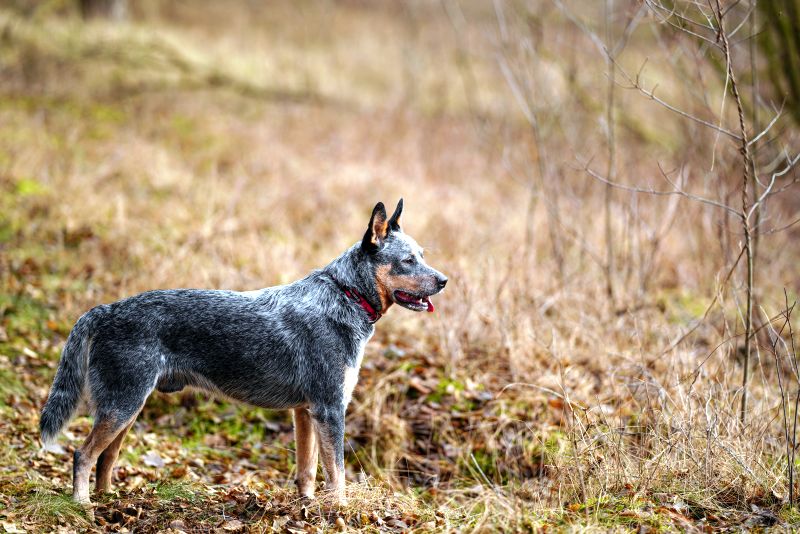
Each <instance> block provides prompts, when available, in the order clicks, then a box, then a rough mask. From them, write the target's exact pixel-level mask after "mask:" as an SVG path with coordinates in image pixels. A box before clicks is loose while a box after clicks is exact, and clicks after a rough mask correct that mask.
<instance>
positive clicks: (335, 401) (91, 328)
mask: <svg viewBox="0 0 800 534" xmlns="http://www.w3.org/2000/svg"><path fill="white" fill-rule="evenodd" d="M402 211H403V200H402V199H401V200H400V202H399V203H398V204H397V209H396V210H395V212H394V214H393V215H392V216H391V217H387V214H386V209H385V208H384V206H383V203H378V204H377V205H376V206H375V209H373V210H372V217H371V218H370V221H369V226H368V227H367V231H366V233H365V234H364V237H363V239H361V241H359V242H358V243H356V244H354V245H353V246H352V247H350V248H349V249H348V250H347V251H346V252H345V253H344V254H342V255H341V256H339V257H338V258H336V259H335V260H333V261H332V262H331V263H330V264H329V265H328V266H327V267H325V268H323V269H320V270H317V271H313V272H312V273H310V274H309V275H308V276H306V277H305V278H303V279H302V280H298V281H297V282H294V283H291V284H288V285H283V286H275V287H268V288H266V289H260V290H257V291H246V292H235V291H221V290H219V291H217V290H199V289H173V290H156V291H148V292H146V293H142V294H139V295H136V296H133V297H130V298H127V299H124V300H121V301H119V302H115V303H113V304H103V305H100V306H97V307H95V308H93V309H92V310H90V311H89V312H87V313H85V314H84V315H83V316H82V317H81V318H80V319H79V320H78V322H77V323H76V324H75V326H74V327H73V329H72V332H71V333H70V335H69V337H68V338H67V342H66V345H65V346H64V350H63V352H62V354H61V361H60V363H59V366H58V371H57V372H56V376H55V379H54V381H53V386H52V388H51V389H50V395H49V396H48V398H47V402H46V404H45V406H44V409H43V410H42V415H41V421H40V429H41V434H42V441H43V442H44V443H49V442H52V441H53V440H54V439H55V438H56V436H57V435H58V433H59V432H60V431H61V430H62V429H63V428H64V427H65V426H66V424H67V423H68V422H69V420H70V418H71V417H72V416H73V414H74V413H75V411H76V409H77V407H78V405H79V403H80V401H81V400H82V399H83V400H85V401H86V403H87V405H88V407H89V409H90V411H91V412H92V413H93V414H94V426H93V427H92V431H91V433H90V434H89V436H88V438H87V439H86V441H85V442H84V443H83V445H82V446H81V447H80V448H79V449H77V450H76V451H75V454H74V466H73V498H74V499H75V500H77V501H78V502H81V503H85V504H88V503H89V474H90V472H91V469H92V465H94V464H95V463H96V464H97V482H96V491H98V492H101V491H108V489H109V486H110V484H111V472H112V468H113V466H114V462H115V461H116V459H117V456H118V454H119V450H120V447H121V445H122V440H123V439H124V437H125V434H126V433H127V432H128V430H130V428H131V426H132V425H133V422H134V420H135V419H136V416H137V415H138V414H139V412H140V411H141V409H142V407H143V406H144V403H145V401H146V399H147V397H148V396H149V395H150V393H152V392H153V390H158V391H162V392H168V393H169V392H176V391H180V390H182V389H183V388H184V387H187V386H191V387H195V388H200V389H203V390H206V391H209V392H212V393H216V394H221V395H224V396H225V397H228V398H231V399H235V400H238V401H241V402H245V403H248V404H252V405H255V406H260V407H264V408H280V409H288V408H291V409H292V410H294V429H295V439H296V444H297V479H296V482H297V488H298V491H299V492H300V494H301V495H302V496H305V497H308V498H312V497H313V496H314V490H315V486H316V480H315V479H316V471H317V458H318V455H320V456H321V457H322V466H323V471H324V474H325V481H326V483H325V484H326V485H325V489H326V491H327V490H330V491H331V492H332V493H333V495H334V497H335V498H336V499H337V500H339V501H340V502H342V501H344V416H345V410H346V409H347V405H348V403H349V402H350V397H351V395H352V392H353V388H354V387H355V385H356V381H357V380H358V371H359V368H360V366H361V360H362V357H363V355H364V346H365V344H366V343H367V341H368V340H369V339H370V337H372V334H373V333H374V331H375V327H374V324H375V322H376V321H377V320H378V319H380V317H381V316H382V315H383V314H384V313H386V310H387V309H389V307H390V306H391V305H392V304H393V303H397V304H399V305H400V306H402V307H404V308H408V309H409V310H413V311H433V304H432V303H431V301H430V297H431V295H434V294H436V293H438V292H440V291H441V290H442V289H443V288H444V286H445V284H446V283H447V278H446V277H445V276H444V275H443V274H442V273H440V272H439V271H437V270H435V269H433V268H431V267H429V266H428V265H427V264H426V263H425V260H424V259H423V255H422V248H421V247H420V246H419V245H418V244H417V243H416V241H414V239H412V238H411V237H410V236H408V235H407V234H405V233H404V232H403V230H402V229H401V224H400V216H401V214H402Z"/></svg>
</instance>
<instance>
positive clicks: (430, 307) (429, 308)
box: [425, 299, 435, 313]
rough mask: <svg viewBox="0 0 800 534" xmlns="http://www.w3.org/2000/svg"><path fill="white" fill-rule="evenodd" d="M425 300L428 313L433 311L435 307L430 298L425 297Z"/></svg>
mask: <svg viewBox="0 0 800 534" xmlns="http://www.w3.org/2000/svg"><path fill="white" fill-rule="evenodd" d="M425 300H426V301H427V302H428V313H433V310H434V309H435V308H434V307H433V302H431V299H425Z"/></svg>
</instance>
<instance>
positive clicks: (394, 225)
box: [389, 198, 403, 232]
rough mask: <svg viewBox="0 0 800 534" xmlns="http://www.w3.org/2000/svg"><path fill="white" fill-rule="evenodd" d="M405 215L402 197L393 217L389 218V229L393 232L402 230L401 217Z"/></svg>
mask: <svg viewBox="0 0 800 534" xmlns="http://www.w3.org/2000/svg"><path fill="white" fill-rule="evenodd" d="M402 215H403V199H402V198H401V199H400V202H398V203H397V207H396V208H395V209H394V213H393V214H392V217H391V218H390V219H389V229H390V230H391V231H393V232H402V231H403V229H402V228H400V217H401V216H402Z"/></svg>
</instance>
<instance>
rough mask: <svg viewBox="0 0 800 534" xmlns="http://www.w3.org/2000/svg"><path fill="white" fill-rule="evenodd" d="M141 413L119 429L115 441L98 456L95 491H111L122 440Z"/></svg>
mask: <svg viewBox="0 0 800 534" xmlns="http://www.w3.org/2000/svg"><path fill="white" fill-rule="evenodd" d="M138 415H139V413H138V412H137V413H136V415H134V416H133V419H131V421H130V423H128V424H127V425H125V426H124V427H123V428H122V430H120V431H119V433H118V434H117V437H116V438H114V441H112V442H111V444H110V445H109V446H108V447H106V449H105V450H104V451H103V452H101V453H100V456H99V457H98V458H97V471H96V475H95V476H96V477H97V482H96V483H95V488H94V489H95V492H97V493H100V492H104V491H109V489H110V488H111V478H112V470H113V469H114V463H116V461H117V458H118V457H119V450H120V448H121V447H122V442H123V440H124V439H125V436H126V435H127V434H128V431H129V430H130V429H131V427H132V426H133V423H134V421H135V420H136V417H137V416H138Z"/></svg>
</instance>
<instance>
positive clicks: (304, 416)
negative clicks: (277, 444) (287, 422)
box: [294, 408, 318, 499]
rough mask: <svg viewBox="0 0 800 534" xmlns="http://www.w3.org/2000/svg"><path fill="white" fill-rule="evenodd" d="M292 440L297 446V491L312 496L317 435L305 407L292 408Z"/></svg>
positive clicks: (314, 482) (315, 470) (315, 471)
mask: <svg viewBox="0 0 800 534" xmlns="http://www.w3.org/2000/svg"><path fill="white" fill-rule="evenodd" d="M294 440H295V444H296V447H297V451H296V458H297V479H296V483H297V491H298V492H299V493H300V495H302V496H304V497H308V498H309V499H310V498H312V497H314V488H315V486H316V479H317V457H318V449H317V436H316V431H315V430H314V425H313V423H312V422H311V415H310V414H309V413H308V409H307V408H295V409H294Z"/></svg>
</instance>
